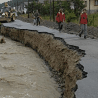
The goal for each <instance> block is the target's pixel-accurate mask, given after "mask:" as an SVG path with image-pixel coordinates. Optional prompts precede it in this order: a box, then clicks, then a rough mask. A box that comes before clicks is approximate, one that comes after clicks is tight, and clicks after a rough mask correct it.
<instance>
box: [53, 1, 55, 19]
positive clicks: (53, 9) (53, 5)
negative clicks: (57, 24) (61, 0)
mask: <svg viewBox="0 0 98 98" xmlns="http://www.w3.org/2000/svg"><path fill="white" fill-rule="evenodd" d="M53 21H55V19H54V0H53Z"/></svg>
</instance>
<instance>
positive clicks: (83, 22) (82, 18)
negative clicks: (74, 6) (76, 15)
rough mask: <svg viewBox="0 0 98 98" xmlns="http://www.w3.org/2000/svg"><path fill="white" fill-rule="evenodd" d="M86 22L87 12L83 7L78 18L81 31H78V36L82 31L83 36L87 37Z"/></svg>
mask: <svg viewBox="0 0 98 98" xmlns="http://www.w3.org/2000/svg"><path fill="white" fill-rule="evenodd" d="M87 23H88V18H87V13H86V9H83V12H82V13H81V14H80V19H79V24H80V27H81V32H80V33H79V37H81V35H82V34H83V33H84V38H85V39H86V38H87Z"/></svg>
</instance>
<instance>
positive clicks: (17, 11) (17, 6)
mask: <svg viewBox="0 0 98 98" xmlns="http://www.w3.org/2000/svg"><path fill="white" fill-rule="evenodd" d="M17 12H18V1H17Z"/></svg>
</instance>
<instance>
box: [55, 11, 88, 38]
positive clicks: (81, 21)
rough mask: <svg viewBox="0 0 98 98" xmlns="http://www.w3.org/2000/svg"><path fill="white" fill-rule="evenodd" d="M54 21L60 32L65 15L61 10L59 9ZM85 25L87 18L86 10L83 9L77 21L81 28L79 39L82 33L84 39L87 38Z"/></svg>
mask: <svg viewBox="0 0 98 98" xmlns="http://www.w3.org/2000/svg"><path fill="white" fill-rule="evenodd" d="M56 21H57V23H58V28H59V31H60V32H61V30H62V27H63V22H64V21H65V14H64V13H63V10H62V9H60V10H59V12H58V13H57V16H56ZM87 23H88V18H87V13H86V9H83V11H82V13H81V14H80V19H79V25H80V27H81V31H80V33H79V37H81V35H82V34H83V33H84V38H85V39H86V38H87Z"/></svg>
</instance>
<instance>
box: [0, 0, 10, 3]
mask: <svg viewBox="0 0 98 98" xmlns="http://www.w3.org/2000/svg"><path fill="white" fill-rule="evenodd" d="M7 1H10V0H0V3H4V2H7Z"/></svg>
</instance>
